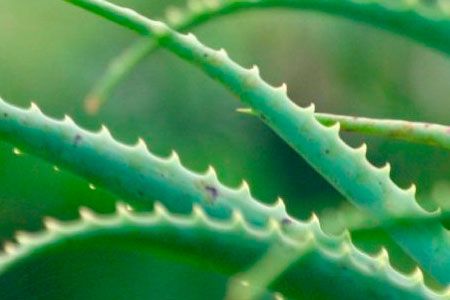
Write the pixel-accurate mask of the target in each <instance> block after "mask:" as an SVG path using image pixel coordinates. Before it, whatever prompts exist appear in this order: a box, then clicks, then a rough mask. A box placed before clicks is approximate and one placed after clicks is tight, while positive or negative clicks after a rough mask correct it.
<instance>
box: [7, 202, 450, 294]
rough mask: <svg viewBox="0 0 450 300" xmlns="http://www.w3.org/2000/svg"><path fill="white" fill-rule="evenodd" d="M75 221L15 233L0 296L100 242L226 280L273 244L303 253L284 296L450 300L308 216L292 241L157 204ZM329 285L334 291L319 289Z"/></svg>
mask: <svg viewBox="0 0 450 300" xmlns="http://www.w3.org/2000/svg"><path fill="white" fill-rule="evenodd" d="M80 215H81V219H80V220H78V221H73V222H70V223H62V222H60V221H56V220H54V219H49V218H47V219H45V221H44V224H45V226H46V228H47V229H46V230H45V231H43V232H40V233H24V232H19V233H18V234H17V236H16V240H17V244H15V243H7V244H6V246H5V250H6V252H5V253H4V254H2V255H1V256H0V278H1V280H0V282H1V283H2V284H4V285H5V286H1V285H0V294H1V293H5V294H7V293H8V290H9V286H7V285H8V283H9V282H8V280H7V279H8V278H14V276H12V275H11V274H14V272H15V271H16V270H17V267H20V266H21V265H25V266H27V267H28V268H32V266H33V262H34V261H35V260H38V259H39V258H42V257H49V256H51V255H50V254H52V255H54V254H55V253H58V252H61V253H66V252H67V251H70V248H71V246H73V245H78V246H80V245H83V248H82V249H83V252H82V253H81V252H80V254H79V255H84V254H83V253H89V252H90V250H89V249H95V251H99V250H98V247H97V245H98V244H99V242H96V241H100V243H101V244H102V245H103V246H104V247H108V248H109V247H111V246H113V247H115V248H116V249H117V248H119V249H120V247H121V245H126V247H127V249H131V248H130V245H132V249H133V251H149V250H150V251H151V250H152V249H153V250H163V251H164V253H165V254H166V255H169V256H168V257H171V258H172V259H178V260H182V261H185V262H189V263H191V264H194V265H197V266H200V267H202V266H207V267H211V266H213V268H214V269H215V270H217V271H220V272H223V273H225V274H227V275H232V274H235V273H236V272H239V271H241V270H243V269H245V268H247V267H248V266H250V265H251V264H252V263H253V262H252V259H257V258H258V257H261V256H262V255H264V253H265V252H266V251H267V250H268V249H270V247H271V246H273V245H278V247H281V248H284V251H285V252H290V253H302V256H301V257H299V259H298V260H297V261H293V264H292V267H291V269H290V270H289V271H288V272H286V273H285V274H284V275H283V276H282V277H281V278H280V280H278V281H277V282H276V283H275V284H274V285H272V286H271V289H273V290H275V291H279V292H281V293H282V294H284V295H285V296H288V297H295V298H302V299H304V298H313V299H314V298H315V299H317V296H321V297H335V296H336V295H341V296H342V297H344V296H345V298H346V299H360V296H361V295H363V294H366V295H368V294H370V295H372V296H374V297H376V298H383V299H448V298H449V295H450V290H444V291H442V292H435V291H433V290H430V289H429V288H427V287H426V286H425V285H424V283H423V276H422V273H421V272H420V270H419V269H417V270H416V271H415V272H413V273H412V274H411V275H403V274H400V273H398V272H397V271H395V270H394V269H393V268H392V267H391V265H390V264H389V258H388V255H387V252H386V251H385V250H382V251H381V252H380V253H379V254H378V255H377V256H375V257H372V256H369V255H366V254H364V253H362V252H361V251H359V250H358V249H357V248H356V247H355V246H354V245H353V244H352V243H351V240H350V238H349V235H343V236H341V237H329V236H327V235H326V234H325V233H324V232H323V231H322V230H321V228H320V224H319V222H318V220H317V219H316V218H314V217H313V218H311V219H310V220H309V221H308V222H305V223H303V226H304V228H305V232H304V234H303V235H302V238H301V239H296V240H293V239H291V238H290V237H288V236H286V235H284V233H283V232H282V230H281V225H280V224H279V223H278V222H277V221H275V220H273V219H272V220H271V221H269V222H268V225H267V227H264V228H258V229H257V228H254V227H252V226H251V225H249V224H247V223H246V222H245V221H244V219H243V217H242V215H240V213H239V212H237V211H236V212H234V213H233V214H232V217H231V218H230V219H228V220H224V221H215V220H212V219H209V217H207V215H206V214H205V213H204V212H203V210H202V209H201V208H200V207H199V206H196V207H194V210H193V213H192V214H191V215H190V216H178V215H174V214H171V213H169V212H168V211H166V209H165V208H164V207H163V206H161V205H159V204H156V205H155V210H154V212H153V213H134V212H131V211H130V209H129V208H128V206H126V205H119V206H118V209H117V212H116V213H115V214H113V215H108V216H106V215H102V216H100V215H96V214H94V213H93V212H91V211H89V210H87V209H85V208H82V209H81V210H80ZM102 237H103V239H102ZM108 243H109V244H108ZM96 247H97V248H96ZM119 253H120V252H119ZM249 258H251V259H249ZM19 269H20V268H19ZM328 280H330V281H332V282H333V284H331V285H329V287H327V288H326V289H323V288H321V286H322V285H321V284H322V283H323V282H324V281H325V282H328ZM355 283H357V284H355ZM249 287H250V288H251V287H252V286H249Z"/></svg>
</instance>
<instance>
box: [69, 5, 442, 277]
mask: <svg viewBox="0 0 450 300" xmlns="http://www.w3.org/2000/svg"><path fill="white" fill-rule="evenodd" d="M66 1H67V2H71V3H73V4H76V5H78V6H81V7H84V8H86V9H88V10H90V11H92V12H94V13H97V14H99V15H101V16H103V17H105V18H107V19H109V20H111V21H113V22H116V23H119V24H121V25H123V26H125V27H129V28H130V29H132V30H135V31H137V32H139V33H141V34H143V35H148V36H155V37H157V38H158V39H159V42H160V43H161V45H163V46H164V47H166V48H168V49H170V50H171V51H172V52H174V53H175V54H177V55H178V56H180V57H181V58H183V59H185V60H187V61H189V62H192V63H194V64H196V65H197V66H199V67H201V68H202V69H203V70H204V71H205V72H206V73H207V74H208V75H209V76H210V77H212V78H215V79H217V80H219V81H220V82H222V84H224V85H225V86H226V87H228V88H229V89H230V90H231V91H232V92H233V93H235V94H236V95H237V96H238V97H239V98H240V99H241V100H242V102H244V103H245V104H247V105H249V106H250V107H251V109H252V110H253V111H254V112H256V113H257V114H258V116H259V117H260V118H261V119H262V120H263V121H264V122H265V123H266V124H268V125H269V126H270V127H271V128H272V129H273V130H274V131H275V132H276V133H278V134H279V135H280V136H281V137H282V138H283V139H284V140H285V141H286V142H287V143H288V144H289V145H291V146H292V147H293V148H294V149H295V150H296V151H297V152H298V153H299V154H301V155H302V156H303V157H304V158H305V159H306V161H308V162H309V163H310V164H311V165H312V166H313V167H314V168H315V169H316V170H317V171H318V172H319V173H320V174H322V175H323V176H324V177H325V178H326V179H327V180H328V181H329V182H330V183H331V184H332V185H333V186H334V187H336V189H337V190H339V191H340V192H341V193H342V194H343V195H344V196H345V197H346V198H347V199H349V200H350V201H351V202H352V203H354V204H355V205H356V206H358V207H360V208H362V209H364V210H365V211H367V212H369V213H371V214H372V215H374V216H375V217H376V218H377V219H379V220H383V221H384V220H389V219H392V218H397V217H401V216H427V215H433V213H429V212H427V211H425V210H424V209H423V208H422V207H420V206H419V205H418V204H417V202H416V200H415V186H412V188H410V189H407V190H404V189H401V188H400V187H398V186H397V185H396V184H395V183H394V182H393V181H392V180H391V178H390V176H389V173H390V166H389V164H387V165H386V167H383V168H376V167H374V166H373V165H372V164H371V163H370V162H369V161H368V160H367V158H366V145H365V144H364V145H363V146H362V147H361V148H358V149H353V148H351V147H349V146H348V145H347V144H345V143H344V142H343V141H342V140H341V139H340V137H339V126H333V127H325V126H324V125H322V124H321V123H320V122H319V121H317V119H316V118H315V117H314V106H313V105H311V106H310V107H309V108H301V107H298V106H297V105H296V104H295V103H294V102H292V101H291V100H290V99H289V97H288V96H287V90H286V86H285V85H282V86H281V87H279V88H274V87H272V86H271V85H269V84H268V83H266V82H265V81H263V80H262V79H261V77H260V75H259V70H258V68H257V67H256V66H254V67H253V68H251V69H245V68H243V67H241V66H240V65H238V64H237V63H235V62H234V61H232V60H231V59H230V58H229V57H228V55H227V53H226V52H225V50H223V49H222V50H219V51H216V50H213V49H211V48H208V47H206V46H205V45H203V44H202V43H200V42H199V41H198V40H197V39H196V37H195V36H194V35H193V34H187V35H183V34H180V33H177V32H176V31H174V30H172V29H170V28H169V27H168V26H167V25H166V24H164V23H162V22H156V21H153V20H150V19H147V18H145V17H144V16H142V15H139V14H138V13H137V12H135V11H132V10H130V9H125V8H122V7H119V6H116V5H114V4H111V3H109V2H106V1H103V0H66ZM388 230H389V232H390V234H391V235H392V236H393V238H394V239H395V240H396V242H397V243H398V244H399V245H400V246H401V247H402V248H403V249H404V250H405V251H406V252H407V253H408V254H409V255H411V257H413V258H414V259H415V260H416V261H417V262H418V263H419V264H420V265H421V266H422V267H423V268H424V269H425V270H426V271H428V272H429V273H430V274H432V275H433V276H434V277H435V278H437V279H438V280H439V281H441V282H442V283H449V282H450V273H449V272H448V270H449V269H450V252H449V251H448V249H450V236H449V233H448V232H447V230H446V229H445V228H444V227H443V226H442V225H441V224H440V223H439V222H437V221H435V222H428V223H427V224H418V223H413V222H405V223H402V224H401V225H397V226H395V227H390V228H388Z"/></svg>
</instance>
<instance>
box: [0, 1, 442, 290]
mask: <svg viewBox="0 0 450 300" xmlns="http://www.w3.org/2000/svg"><path fill="white" fill-rule="evenodd" d="M116 3H118V4H123V5H126V6H129V7H132V8H135V9H137V10H138V11H140V12H142V13H144V14H146V15H148V16H150V17H153V18H160V16H162V15H163V12H164V9H165V8H166V7H167V6H169V5H178V6H183V7H184V5H185V3H184V0H178V1H174V0H170V1H168V0H165V1H161V0H160V1H144V0H140V1H139V0H134V1H116ZM0 28H1V30H0V95H1V97H3V98H4V99H5V100H7V101H8V102H11V103H14V104H17V105H20V106H28V105H29V103H30V101H34V102H36V103H37V104H38V105H39V106H40V107H41V109H42V110H43V111H44V112H46V113H47V114H49V115H51V116H54V117H56V118H62V117H63V115H64V114H69V115H71V116H72V117H73V119H74V120H75V121H76V122H77V123H78V124H80V125H82V126H83V127H86V128H90V129H93V130H97V129H98V128H99V126H100V125H101V124H106V125H107V126H108V127H109V128H110V129H111V132H112V133H113V135H114V136H115V137H116V138H118V139H119V140H121V141H124V142H126V143H134V142H135V141H136V140H137V138H138V137H143V138H144V139H145V140H146V141H147V142H148V144H149V147H150V149H151V150H152V151H153V152H155V153H157V154H159V155H164V156H165V155H168V154H169V153H170V152H171V150H172V149H174V150H176V151H177V152H178V153H179V154H180V157H181V160H182V162H183V164H184V165H185V166H187V167H189V168H191V169H193V170H197V171H204V170H205V169H206V168H207V166H208V165H213V166H215V167H216V169H217V171H218V175H219V178H220V179H221V180H222V181H223V182H224V183H226V184H228V185H231V186H237V185H239V184H240V182H241V180H242V179H246V180H247V181H248V182H249V184H250V186H251V188H252V192H253V194H254V195H255V197H257V198H258V199H261V200H262V201H265V202H268V203H270V202H273V201H274V200H275V198H276V197H277V196H281V197H283V198H284V199H285V201H286V203H287V207H288V211H289V212H290V213H291V214H293V215H295V216H297V217H299V218H307V217H308V216H309V215H310V213H311V212H312V211H315V212H319V213H320V212H321V211H322V210H323V209H324V208H326V207H338V206H339V205H340V203H341V202H342V197H341V196H339V194H338V193H337V192H336V191H335V190H334V189H333V188H332V187H331V186H330V185H329V184H328V183H326V182H325V181H324V180H323V179H322V178H321V177H320V176H319V175H318V174H317V173H316V172H315V171H313V170H312V169H311V168H310V167H309V166H308V165H307V164H306V163H305V162H304V161H303V160H302V159H301V158H300V157H299V156H298V155H297V154H295V153H294V152H293V151H292V150H291V149H290V148H289V147H288V146H286V144H285V143H284V142H283V141H282V140H281V139H280V138H278V137H277V136H275V135H274V134H273V133H272V132H271V131H270V129H268V128H267V127H266V126H265V125H264V124H262V123H261V122H260V121H259V120H257V119H255V118H252V117H249V116H245V115H240V114H238V113H236V112H235V109H236V108H238V107H240V105H239V102H238V101H237V100H236V99H235V98H234V97H233V96H232V95H231V94H230V93H229V92H228V91H226V90H225V89H224V88H223V87H222V86H221V85H220V84H218V83H216V82H214V81H212V80H210V79H209V78H207V77H206V76H205V75H204V74H203V73H201V72H200V71H199V70H197V69H196V68H195V67H193V66H191V65H189V64H187V63H185V62H184V61H181V60H180V59H178V58H177V57H175V56H173V55H172V54H171V53H168V52H167V51H165V50H158V51H157V52H156V53H154V54H153V55H152V56H150V57H149V58H147V59H146V60H145V61H144V62H143V63H142V64H141V65H140V66H139V67H138V68H137V69H136V70H135V71H133V73H132V75H131V76H130V77H128V78H127V79H126V80H125V81H124V82H123V83H121V84H120V86H119V87H118V89H117V90H116V91H115V92H114V94H113V95H112V97H111V99H110V101H108V102H107V103H106V105H105V106H104V107H103V109H102V110H101V111H100V114H99V115H98V116H95V117H92V116H89V115H87V114H86V113H85V112H84V110H83V101H84V97H85V96H86V94H87V93H88V91H89V89H90V88H91V87H92V86H93V84H94V82H96V80H97V79H98V78H99V77H100V76H101V75H102V74H103V72H104V70H105V68H106V66H107V64H108V62H110V61H111V60H112V59H113V58H114V57H115V56H116V55H118V54H119V53H121V52H122V50H123V49H124V48H125V47H127V46H128V45H129V44H130V43H131V42H133V41H135V39H136V35H135V34H134V33H133V32H130V31H128V30H126V29H123V28H120V27H119V26H117V25H115V24H112V23H110V22H108V21H106V20H104V19H102V18H100V17H97V16H94V15H92V14H90V13H88V12H85V11H82V10H81V9H79V8H76V7H74V6H72V5H69V4H67V3H65V2H64V1H50V0H39V1H16V0H1V1H0ZM192 31H193V32H194V33H195V34H196V35H197V36H198V37H199V39H200V40H201V41H203V42H205V43H206V44H207V45H210V46H212V47H214V48H221V47H223V48H225V49H227V51H228V52H229V54H230V56H231V57H232V58H233V59H235V60H236V61H237V62H239V63H240V64H242V65H244V66H251V65H253V64H257V65H258V66H259V67H260V69H261V74H262V77H263V78H264V79H266V80H267V81H268V82H269V83H272V84H274V85H279V84H281V83H282V82H286V83H287V85H288V90H289V95H290V96H291V98H292V99H294V100H295V101H296V102H297V103H298V104H300V105H308V104H309V103H310V102H314V103H315V104H316V108H317V110H318V111H320V112H329V113H340V114H350V115H359V116H368V117H379V118H396V119H408V120H417V121H427V122H436V123H443V124H448V120H449V116H450V101H448V100H449V99H448V98H449V96H448V95H449V91H450V87H449V84H448V83H449V82H450V60H449V59H448V57H446V56H445V55H443V54H441V53H438V52H436V51H434V50H430V49H427V48H425V47H423V46H420V45H417V44H416V43H414V42H411V41H409V40H406V39H404V38H402V37H399V36H396V35H393V34H391V33H387V32H384V31H381V30H378V29H376V28H373V27H369V26H366V25H362V24H359V23H355V22H352V21H349V20H345V19H342V18H338V17H332V16H328V15H324V14H320V13H315V12H304V11H286V10H282V9H273V10H259V11H247V12H243V13H239V14H235V15H232V16H226V17H222V18H220V19H215V20H213V21H211V22H209V23H207V24H206V25H202V26H201V27H198V28H195V29H193V30H192ZM342 136H343V138H344V139H345V140H346V141H348V142H349V143H350V144H351V145H354V146H357V145H359V144H361V143H362V142H363V141H366V142H367V143H368V146H369V147H368V157H369V159H370V160H371V161H372V162H374V164H375V165H380V166H381V165H383V164H384V162H386V161H389V162H391V164H392V176H393V179H394V181H396V182H397V183H399V185H400V186H402V187H408V186H409V185H410V184H411V183H412V182H415V183H416V184H417V186H418V194H419V198H420V199H423V200H427V199H428V198H427V197H429V195H430V194H431V190H432V188H433V186H434V184H436V183H438V182H449V181H450V172H449V170H450V155H449V153H448V152H446V151H445V150H439V149H435V148H432V147H428V146H420V145H411V144H408V143H405V142H400V141H394V140H389V139H383V138H373V137H367V136H361V135H358V134H343V135H342ZM0 164H1V168H0V182H1V185H0V236H1V238H2V239H8V238H10V237H11V235H12V234H13V233H14V231H15V230H17V229H25V230H36V229H39V228H40V227H41V220H42V216H44V215H51V216H56V217H59V218H63V219H70V218H74V217H76V216H77V207H78V206H79V205H80V203H81V204H82V205H85V206H89V207H92V208H95V209H96V210H98V211H101V212H108V211H112V209H113V206H114V202H115V201H116V200H117V199H116V197H115V196H114V195H111V194H110V193H108V192H106V191H103V190H101V189H97V190H95V191H92V190H90V189H89V188H88V182H85V181H84V180H83V179H81V178H79V177H77V176H75V175H72V174H70V173H67V172H65V171H62V172H58V173H56V172H55V171H54V170H53V168H52V166H51V165H49V164H48V163H46V162H43V161H42V160H40V159H37V158H34V157H32V156H29V155H26V154H25V155H22V156H15V155H13V153H12V147H11V145H8V144H5V143H1V144H0ZM355 238H356V240H357V242H359V243H360V246H361V247H365V248H367V250H370V251H375V250H377V249H378V248H379V241H385V240H386V237H385V236H383V235H380V236H379V237H376V238H374V237H371V239H368V238H367V236H364V235H363V234H362V235H361V236H355ZM392 247H393V246H392ZM392 251H395V249H394V248H393V250H392ZM130 260H131V261H130V264H129V265H128V266H127V267H124V266H123V268H124V269H126V270H127V272H128V273H129V274H131V273H133V274H134V275H130V277H129V279H128V280H126V282H128V281H129V282H132V281H133V280H134V284H136V282H140V283H142V284H144V285H148V284H149V283H148V282H146V281H142V282H141V281H139V280H140V279H137V278H140V277H141V276H144V277H145V275H144V274H148V273H145V272H144V271H145V269H142V265H141V262H139V263H137V262H134V261H133V260H132V259H131V258H130ZM151 264H158V266H159V265H160V264H161V262H159V261H152V260H151V259H150V258H149V260H148V265H151ZM394 264H396V265H397V266H398V267H404V265H405V264H404V263H402V262H401V260H400V259H399V262H394ZM131 266H134V267H135V268H134V269H133V268H132V267H131ZM168 266H169V265H166V266H164V267H163V268H164V269H165V270H166V271H167V270H168V271H167V272H166V276H167V281H165V284H168V282H172V281H171V280H174V279H173V276H175V275H176V274H178V275H177V276H178V277H179V278H178V279H179V280H178V281H180V282H183V278H184V277H183V276H185V277H186V276H188V278H191V279H192V278H193V277H195V278H197V280H196V281H198V282H197V283H198V284H197V285H195V284H194V286H196V287H197V288H194V289H195V291H192V287H183V286H182V284H180V285H179V287H178V289H176V293H179V294H178V295H183V293H187V292H186V291H189V293H192V295H195V296H194V298H196V297H201V295H203V296H205V295H207V294H202V293H210V292H215V293H216V294H215V296H218V295H219V294H220V292H222V291H223V282H221V280H222V279H221V278H219V279H217V280H213V279H211V278H215V277H211V278H210V277H208V278H209V279H210V280H209V282H211V284H209V285H208V287H207V288H206V287H205V285H204V284H202V282H203V281H202V280H201V279H202V278H203V277H201V276H211V275H204V274H203V273H202V274H203V275H201V273H196V272H197V271H195V270H191V269H190V268H184V267H181V266H177V265H176V264H170V266H172V267H168ZM155 268H156V267H155ZM180 268H181V269H180ZM405 268H406V267H405ZM136 269H140V271H136V272H131V271H130V270H136ZM192 272H194V274H196V275H195V276H192V275H189V274H193V273H192ZM152 274H153V273H152ZM155 274H156V273H155ZM158 274H159V273H158ZM183 274H184V275H183ZM186 274H188V275H186ZM214 276H215V275H214ZM184 279H186V278H184ZM86 280H87V279H86ZM161 280H162V279H161ZM162 281H164V280H162ZM222 281H223V280H222ZM105 284H106V283H105ZM124 284H126V283H124ZM130 284H131V283H130ZM153 284H155V286H161V283H158V284H159V285H158V284H157V283H155V282H153ZM99 286H102V285H101V284H100V285H99ZM105 286H106V285H105ZM97 288H98V289H101V288H100V287H97ZM183 288H186V291H184V290H183ZM94 289H95V288H94ZM67 290H70V291H72V290H71V287H66V290H65V291H66V292H67ZM73 290H75V289H73ZM125 290H126V289H125ZM129 290H132V285H130V289H129ZM94 294H95V293H94ZM94 294H92V295H94ZM55 295H57V294H55ZM71 295H72V296H74V294H71ZM81 295H82V294H80V295H79V296H80V297H81ZM135 296H136V295H135ZM172 296H173V295H171V296H170V297H168V298H167V299H171V297H172ZM50 298H51V297H50ZM74 298H76V297H75V296H74ZM130 298H131V299H134V297H133V296H130ZM137 298H138V297H137ZM137 298H136V299H137ZM66 299H67V298H66ZM172 299H173V298H172Z"/></svg>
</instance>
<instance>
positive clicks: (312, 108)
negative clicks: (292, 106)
mask: <svg viewBox="0 0 450 300" xmlns="http://www.w3.org/2000/svg"><path fill="white" fill-rule="evenodd" d="M304 110H305V111H306V112H308V113H311V114H313V113H314V112H315V111H316V105H315V104H314V103H311V104H310V105H309V106H307V107H305V108H304Z"/></svg>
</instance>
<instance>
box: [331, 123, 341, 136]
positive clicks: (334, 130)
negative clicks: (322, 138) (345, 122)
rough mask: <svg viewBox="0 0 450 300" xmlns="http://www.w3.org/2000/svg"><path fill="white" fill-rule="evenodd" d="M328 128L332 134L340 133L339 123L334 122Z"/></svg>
mask: <svg viewBox="0 0 450 300" xmlns="http://www.w3.org/2000/svg"><path fill="white" fill-rule="evenodd" d="M328 128H329V130H331V131H332V132H335V133H336V134H339V132H340V131H341V123H339V122H336V123H334V124H333V125H332V126H330V127H328Z"/></svg>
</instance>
